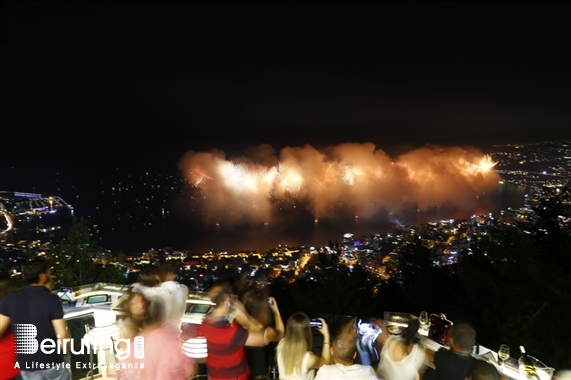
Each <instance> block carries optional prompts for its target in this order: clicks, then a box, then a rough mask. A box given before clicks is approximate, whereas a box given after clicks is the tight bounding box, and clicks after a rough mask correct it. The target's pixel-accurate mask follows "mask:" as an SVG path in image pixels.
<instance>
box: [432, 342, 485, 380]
mask: <svg viewBox="0 0 571 380" xmlns="http://www.w3.org/2000/svg"><path fill="white" fill-rule="evenodd" d="M474 360H475V358H474V357H473V356H472V355H468V354H458V353H456V352H453V351H451V350H448V349H445V348H441V349H440V350H438V351H437V352H435V353H434V366H435V368H436V378H437V379H438V380H464V379H465V377H466V373H467V372H468V368H469V367H470V365H472V363H473V362H474Z"/></svg>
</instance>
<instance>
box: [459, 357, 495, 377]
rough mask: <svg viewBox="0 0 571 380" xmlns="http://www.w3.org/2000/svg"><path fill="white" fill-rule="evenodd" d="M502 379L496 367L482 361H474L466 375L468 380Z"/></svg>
mask: <svg viewBox="0 0 571 380" xmlns="http://www.w3.org/2000/svg"><path fill="white" fill-rule="evenodd" d="M500 378H501V376H500V373H499V372H498V370H497V369H496V367H495V366H494V365H493V364H492V363H488V362H486V361H484V360H481V359H476V360H474V363H472V365H471V366H470V368H468V373H467V374H466V380H500Z"/></svg>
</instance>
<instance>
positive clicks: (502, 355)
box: [498, 344, 510, 366]
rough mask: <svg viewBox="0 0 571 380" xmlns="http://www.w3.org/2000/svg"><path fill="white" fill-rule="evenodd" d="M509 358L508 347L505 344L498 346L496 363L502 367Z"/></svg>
mask: <svg viewBox="0 0 571 380" xmlns="http://www.w3.org/2000/svg"><path fill="white" fill-rule="evenodd" d="M509 358H510V346H508V345H507V344H502V345H500V348H498V363H499V365H500V366H501V365H503V364H504V362H505V361H506V360H508V359H509Z"/></svg>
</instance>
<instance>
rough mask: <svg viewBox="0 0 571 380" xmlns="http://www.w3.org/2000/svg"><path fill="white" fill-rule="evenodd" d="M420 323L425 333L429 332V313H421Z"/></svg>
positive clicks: (419, 316)
mask: <svg viewBox="0 0 571 380" xmlns="http://www.w3.org/2000/svg"><path fill="white" fill-rule="evenodd" d="M418 322H420V328H421V329H422V330H424V331H428V327H429V325H430V322H429V321H428V313H427V312H426V311H421V312H420V314H419V315H418Z"/></svg>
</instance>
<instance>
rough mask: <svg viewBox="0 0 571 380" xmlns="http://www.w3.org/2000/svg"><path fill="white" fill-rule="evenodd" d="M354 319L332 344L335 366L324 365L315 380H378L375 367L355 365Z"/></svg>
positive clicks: (355, 340)
mask: <svg viewBox="0 0 571 380" xmlns="http://www.w3.org/2000/svg"><path fill="white" fill-rule="evenodd" d="M354 323H355V322H354V319H352V320H351V321H349V322H348V323H347V324H346V325H345V326H344V328H343V329H342V330H341V332H340V333H339V335H338V336H337V339H335V341H333V342H331V348H330V350H331V357H332V358H333V361H334V362H335V364H327V365H323V366H321V367H320V368H319V370H317V375H316V376H315V380H331V379H356V380H378V378H377V375H376V372H375V370H374V369H373V367H371V366H370V365H362V364H355V362H354V361H355V358H356V357H357V339H356V334H355V331H354V329H353V326H354Z"/></svg>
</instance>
